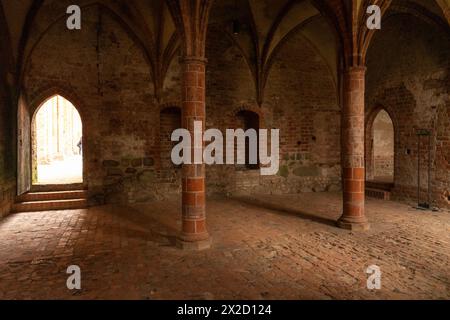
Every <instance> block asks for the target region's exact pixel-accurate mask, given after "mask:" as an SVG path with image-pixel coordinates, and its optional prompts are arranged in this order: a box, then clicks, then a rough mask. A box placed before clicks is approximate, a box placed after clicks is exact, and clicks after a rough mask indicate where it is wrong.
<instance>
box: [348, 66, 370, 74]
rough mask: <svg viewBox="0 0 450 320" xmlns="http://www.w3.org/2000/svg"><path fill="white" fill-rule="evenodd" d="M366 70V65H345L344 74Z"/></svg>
mask: <svg viewBox="0 0 450 320" xmlns="http://www.w3.org/2000/svg"><path fill="white" fill-rule="evenodd" d="M366 70H367V67H366V66H351V67H346V68H345V69H344V74H351V73H365V72H366Z"/></svg>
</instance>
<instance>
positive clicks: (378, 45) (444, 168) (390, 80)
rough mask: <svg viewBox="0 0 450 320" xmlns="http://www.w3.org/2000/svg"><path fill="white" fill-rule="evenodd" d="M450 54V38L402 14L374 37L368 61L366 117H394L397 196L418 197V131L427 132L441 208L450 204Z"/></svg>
mask: <svg viewBox="0 0 450 320" xmlns="http://www.w3.org/2000/svg"><path fill="white" fill-rule="evenodd" d="M430 48H433V49H432V50H431V49H430ZM449 56H450V43H449V41H448V34H446V33H445V32H443V31H442V30H440V29H439V28H438V27H434V26H431V25H429V24H426V23H424V22H422V21H420V20H418V19H416V18H413V17H412V16H406V15H397V16H395V19H393V18H392V19H389V20H386V21H384V24H383V32H379V33H377V34H376V35H375V37H374V40H373V43H372V45H371V48H370V50H369V54H368V63H367V64H368V73H367V92H366V108H367V110H366V114H368V115H369V114H370V113H371V112H372V110H374V109H376V108H379V107H380V106H381V107H383V108H384V109H386V110H387V111H388V112H389V114H390V115H391V117H392V118H393V119H392V120H393V122H394V126H395V140H396V143H395V173H394V174H395V189H394V192H393V195H394V198H397V199H409V200H414V201H415V199H416V194H417V184H418V177H417V168H418V165H417V163H418V161H417V160H418V153H417V143H418V142H417V136H416V132H417V130H418V129H427V130H430V131H431V135H432V136H431V146H430V153H431V161H432V174H431V177H430V178H431V186H432V190H431V194H432V200H433V202H434V204H436V205H438V206H448V205H449V202H448V193H449V190H450V176H449V174H450V173H449V170H448V168H449V159H450V157H449V149H448V148H446V147H447V146H448V141H449V138H450V131H449V126H448V114H449V108H450V105H449V88H450V85H449V81H450V78H449V67H450V66H449V63H450V62H449V61H450V60H449V59H448V57H449ZM424 147H427V146H424ZM427 148H428V147H427ZM419 156H420V158H421V162H422V166H421V168H422V170H421V171H422V173H421V181H422V183H421V187H422V189H423V190H422V193H425V189H426V185H427V183H428V182H427V178H428V177H427V173H428V170H427V168H426V166H425V165H424V164H425V163H426V161H428V150H425V148H424V152H421V153H420V155H419ZM423 196H424V195H423Z"/></svg>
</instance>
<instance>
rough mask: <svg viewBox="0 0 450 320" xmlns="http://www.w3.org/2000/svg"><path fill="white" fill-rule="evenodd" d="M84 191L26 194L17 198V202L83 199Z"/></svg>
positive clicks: (85, 194)
mask: <svg viewBox="0 0 450 320" xmlns="http://www.w3.org/2000/svg"><path fill="white" fill-rule="evenodd" d="M86 197H87V191H86V190H74V191H53V192H28V193H25V194H22V195H20V196H18V197H17V202H33V201H49V200H70V199H85V198H86Z"/></svg>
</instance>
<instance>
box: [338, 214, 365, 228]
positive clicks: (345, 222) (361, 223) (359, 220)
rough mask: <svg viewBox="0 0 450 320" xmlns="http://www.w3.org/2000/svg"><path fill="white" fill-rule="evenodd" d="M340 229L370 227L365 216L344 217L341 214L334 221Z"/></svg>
mask: <svg viewBox="0 0 450 320" xmlns="http://www.w3.org/2000/svg"><path fill="white" fill-rule="evenodd" d="M336 225H337V226H338V227H339V228H341V229H346V230H351V231H367V230H369V229H370V224H369V221H368V220H367V218H366V217H346V216H342V217H341V218H340V219H339V220H338V221H337V223H336Z"/></svg>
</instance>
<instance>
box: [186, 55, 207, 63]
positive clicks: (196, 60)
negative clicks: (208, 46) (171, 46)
mask: <svg viewBox="0 0 450 320" xmlns="http://www.w3.org/2000/svg"><path fill="white" fill-rule="evenodd" d="M180 62H181V63H196V64H203V65H206V64H207V63H208V59H206V58H205V57H196V56H183V57H181V58H180Z"/></svg>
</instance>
